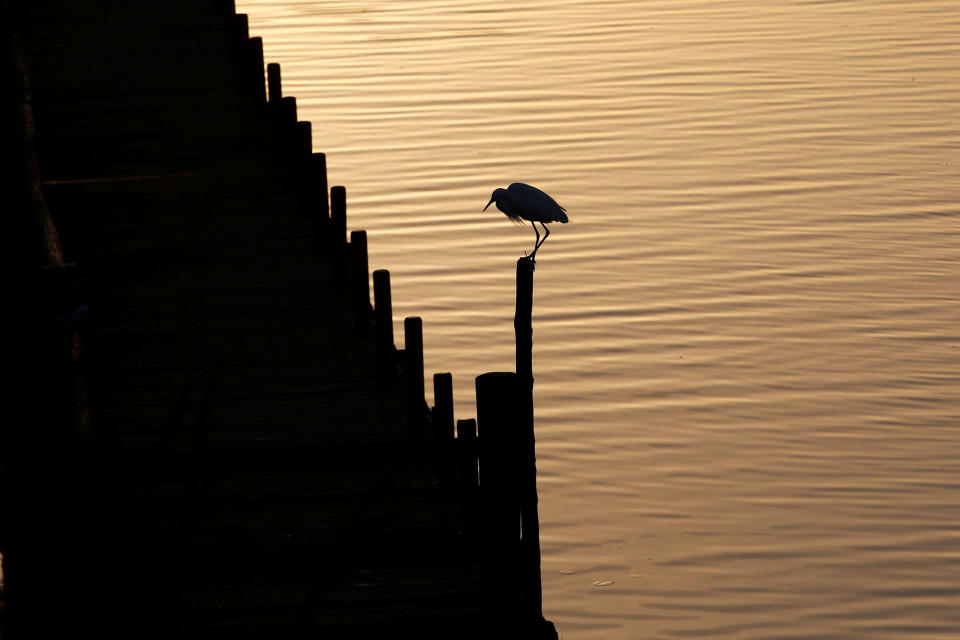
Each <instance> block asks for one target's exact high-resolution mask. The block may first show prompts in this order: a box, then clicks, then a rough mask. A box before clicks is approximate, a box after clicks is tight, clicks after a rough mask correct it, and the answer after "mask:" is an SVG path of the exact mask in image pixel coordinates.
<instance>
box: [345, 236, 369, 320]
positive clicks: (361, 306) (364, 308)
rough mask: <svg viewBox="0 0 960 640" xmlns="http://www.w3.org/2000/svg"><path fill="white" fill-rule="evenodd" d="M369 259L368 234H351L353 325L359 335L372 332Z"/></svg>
mask: <svg viewBox="0 0 960 640" xmlns="http://www.w3.org/2000/svg"><path fill="white" fill-rule="evenodd" d="M368 270H369V266H368V259H367V232H366V231H363V230H360V231H352V232H351V233H350V284H351V288H352V289H353V324H354V328H355V329H356V330H357V333H359V334H360V335H366V334H367V332H368V331H370V276H369V274H368Z"/></svg>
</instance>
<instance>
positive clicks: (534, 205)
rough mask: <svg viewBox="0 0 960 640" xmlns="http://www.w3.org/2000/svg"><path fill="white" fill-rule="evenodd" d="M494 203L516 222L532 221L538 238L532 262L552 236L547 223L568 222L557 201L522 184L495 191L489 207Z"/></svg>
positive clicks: (531, 256) (564, 210)
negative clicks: (540, 229) (541, 232)
mask: <svg viewBox="0 0 960 640" xmlns="http://www.w3.org/2000/svg"><path fill="white" fill-rule="evenodd" d="M494 202H496V203H497V209H500V211H502V212H503V213H504V214H505V215H506V216H507V217H508V218H510V219H511V220H513V221H514V222H521V220H529V221H530V224H531V226H533V233H534V234H536V236H537V240H536V242H535V244H534V246H533V253H531V254H530V259H531V260H533V259H534V258H536V256H537V250H538V249H539V248H540V247H541V246H542V245H543V243H544V242H546V241H547V237H548V236H549V235H550V229H548V228H547V223H548V222H562V223H566V222H567V214H566V209H564V208H563V207H561V206H560V205H559V204H557V201H556V200H554V199H553V198H551V197H550V196H548V195H547V194H545V193H544V192H543V191H540V189H537V188H536V187H531V186H530V185H528V184H524V183H522V182H514V183H513V184H511V185H510V186H509V187H507V188H506V189H494V190H493V194H492V195H491V196H490V202H488V203H487V207H489V206H490V205H491V204H493V203H494ZM487 207H484V208H483V210H484V211H486V210H487ZM538 222H539V223H540V225H541V226H542V227H543V240H541V239H540V232H539V231H537V223H538Z"/></svg>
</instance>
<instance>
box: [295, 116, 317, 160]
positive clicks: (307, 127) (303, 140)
mask: <svg viewBox="0 0 960 640" xmlns="http://www.w3.org/2000/svg"><path fill="white" fill-rule="evenodd" d="M293 153H294V157H295V158H296V160H297V163H298V164H299V163H302V162H303V161H304V160H305V159H306V158H309V157H310V155H311V154H312V153H313V125H312V124H311V123H310V121H309V120H300V121H299V122H297V124H296V134H294V142H293Z"/></svg>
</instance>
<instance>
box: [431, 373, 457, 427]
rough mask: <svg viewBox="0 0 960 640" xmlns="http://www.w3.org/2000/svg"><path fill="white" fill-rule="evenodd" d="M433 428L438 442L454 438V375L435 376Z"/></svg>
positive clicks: (440, 374) (438, 374)
mask: <svg viewBox="0 0 960 640" xmlns="http://www.w3.org/2000/svg"><path fill="white" fill-rule="evenodd" d="M433 404H434V407H433V428H434V432H435V433H436V437H437V440H440V441H446V440H449V439H451V438H453V375H451V374H449V373H435V374H433Z"/></svg>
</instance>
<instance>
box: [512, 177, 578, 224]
mask: <svg viewBox="0 0 960 640" xmlns="http://www.w3.org/2000/svg"><path fill="white" fill-rule="evenodd" d="M507 191H508V192H509V193H510V196H511V197H513V198H514V200H516V201H517V204H519V205H520V208H521V210H523V211H525V212H529V213H533V212H536V213H537V214H539V215H538V216H537V217H536V218H535V219H537V220H541V218H542V221H544V222H550V221H552V220H561V221H563V222H566V221H567V215H566V213H564V212H565V211H566V209H564V208H563V207H561V206H560V205H559V204H557V201H556V200H554V199H553V198H551V197H550V196H548V195H547V194H546V193H544V192H543V191H541V190H540V189H537V188H536V187H533V186H530V185H529V184H524V183H523V182H514V183H513V184H511V185H510V186H509V187H507Z"/></svg>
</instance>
